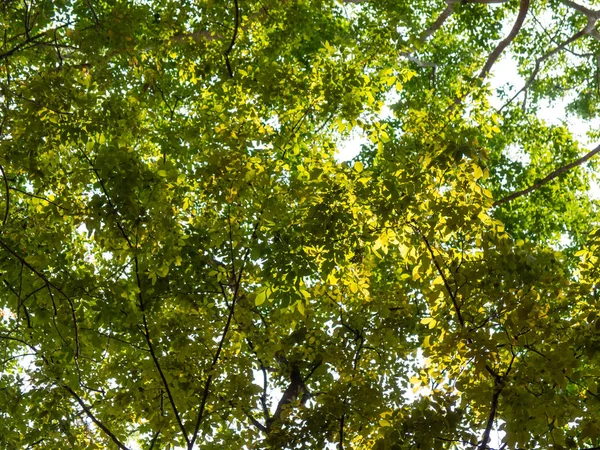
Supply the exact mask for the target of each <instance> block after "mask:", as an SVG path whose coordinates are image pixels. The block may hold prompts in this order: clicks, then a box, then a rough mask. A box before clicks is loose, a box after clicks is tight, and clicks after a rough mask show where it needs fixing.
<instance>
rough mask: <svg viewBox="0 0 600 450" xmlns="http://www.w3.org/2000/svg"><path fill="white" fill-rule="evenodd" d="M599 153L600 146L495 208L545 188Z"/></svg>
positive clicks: (504, 199) (513, 194) (498, 201)
mask: <svg viewBox="0 0 600 450" xmlns="http://www.w3.org/2000/svg"><path fill="white" fill-rule="evenodd" d="M598 153H600V145H598V146H597V147H596V148H595V149H593V150H592V151H590V152H588V153H586V154H585V155H583V156H582V157H581V158H579V159H577V160H575V161H573V162H571V163H569V164H566V165H564V166H562V167H559V168H558V169H556V170H553V171H552V172H550V173H549V174H548V175H546V176H545V177H544V178H542V179H541V180H539V181H536V182H535V183H534V184H532V185H531V186H529V187H528V188H526V189H523V190H520V191H517V192H513V193H512V194H510V195H507V196H506V197H504V198H501V199H500V200H497V201H495V202H494V204H493V206H500V205H503V204H505V203H508V202H510V201H512V200H514V199H516V198H519V197H522V196H524V195H527V194H529V193H531V192H533V191H535V190H536V189H539V188H541V187H542V186H544V185H545V184H548V183H549V182H550V181H552V180H554V179H555V178H556V177H559V176H561V175H564V174H565V173H567V172H568V171H569V170H571V169H573V168H574V167H577V166H580V165H582V164H583V163H584V162H586V161H588V160H590V159H591V158H593V157H594V156H596V155H597V154H598Z"/></svg>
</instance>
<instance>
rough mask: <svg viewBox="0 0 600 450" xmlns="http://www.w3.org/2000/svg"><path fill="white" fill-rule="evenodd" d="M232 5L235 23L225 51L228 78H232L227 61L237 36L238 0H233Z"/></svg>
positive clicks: (231, 70) (231, 71)
mask: <svg viewBox="0 0 600 450" xmlns="http://www.w3.org/2000/svg"><path fill="white" fill-rule="evenodd" d="M233 4H234V7H235V23H234V25H233V36H231V42H230V43H229V47H227V50H225V53H224V56H225V64H226V65H227V72H229V76H230V77H231V78H233V69H232V68H231V62H230V61H229V54H230V53H231V50H233V46H234V45H235V40H236V39H237V35H238V28H239V26H240V5H239V3H238V0H233Z"/></svg>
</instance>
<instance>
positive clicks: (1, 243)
mask: <svg viewBox="0 0 600 450" xmlns="http://www.w3.org/2000/svg"><path fill="white" fill-rule="evenodd" d="M0 246H1V247H3V248H4V249H5V250H6V251H7V252H8V253H10V254H11V255H13V256H14V257H15V258H17V259H18V260H19V261H20V262H21V264H22V265H24V266H25V267H27V268H28V269H29V270H31V271H32V272H33V273H34V274H35V275H36V276H37V277H38V278H39V279H40V280H42V281H43V282H44V283H45V285H46V287H47V288H48V292H49V293H50V297H51V298H52V299H53V296H52V291H51V288H52V289H54V290H55V291H56V292H58V293H59V294H60V295H62V296H63V297H64V298H65V299H66V300H67V302H68V303H69V307H70V309H71V317H72V318H73V328H74V332H75V352H74V354H75V358H78V357H79V326H78V324H77V315H76V314H75V305H74V304H73V300H71V297H69V296H68V295H67V294H66V293H65V291H63V290H62V289H61V288H59V287H58V286H57V285H55V284H54V283H53V282H52V281H50V280H49V279H48V277H47V276H46V275H44V274H43V273H42V272H40V271H39V270H38V269H36V268H35V267H33V266H32V265H31V264H29V263H28V262H27V261H26V260H25V258H24V257H22V256H21V255H19V254H18V253H17V252H16V251H14V250H13V249H12V248H11V247H10V246H9V245H8V244H7V243H6V242H4V241H3V240H2V239H0ZM53 303H54V301H53ZM57 331H58V330H57Z"/></svg>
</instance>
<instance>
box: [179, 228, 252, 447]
mask: <svg viewBox="0 0 600 450" xmlns="http://www.w3.org/2000/svg"><path fill="white" fill-rule="evenodd" d="M259 225H260V220H259V221H257V222H256V224H255V225H254V230H253V232H252V238H253V239H255V238H256V232H257V230H258V227H259ZM248 255H250V247H248V248H246V252H245V253H244V257H243V258H242V264H241V267H240V268H239V270H238V274H237V279H236V282H235V287H234V291H233V295H232V300H231V305H230V306H229V314H228V315H227V322H226V323H225V327H224V328H223V333H221V339H220V340H219V345H218V347H217V351H216V353H215V355H214V357H213V360H212V362H211V364H210V368H209V370H208V372H209V373H208V377H207V378H206V383H205V384H204V391H203V393H202V400H201V401H200V408H199V409H198V417H197V418H196V424H195V425H194V432H193V434H192V438H191V439H190V441H189V444H188V450H192V449H193V447H194V443H195V442H196V439H197V438H198V432H199V431H200V425H201V423H202V419H203V418H204V409H205V408H206V402H207V401H208V394H209V391H210V387H211V384H212V380H213V369H214V368H215V367H216V365H217V363H218V362H219V360H220V358H221V352H222V350H223V345H224V344H225V339H226V338H227V334H228V333H229V328H230V326H231V321H232V319H233V314H234V311H235V306H236V304H237V301H238V299H239V294H240V288H241V284H242V275H243V273H244V267H245V265H246V261H247V260H248ZM223 296H224V297H225V300H227V298H226V297H227V296H226V294H225V292H223Z"/></svg>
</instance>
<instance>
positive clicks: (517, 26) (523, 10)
mask: <svg viewBox="0 0 600 450" xmlns="http://www.w3.org/2000/svg"><path fill="white" fill-rule="evenodd" d="M529 4H530V0H521V4H520V7H519V15H518V16H517V20H516V21H515V23H514V25H513V27H512V29H511V30H510V33H508V36H506V38H504V39H503V40H502V41H501V42H500V43H499V44H498V45H497V46H496V48H495V49H494V50H493V51H492V53H490V56H489V57H488V60H487V61H486V63H485V65H484V66H483V69H481V72H480V73H479V78H481V79H484V78H485V77H486V76H487V75H488V73H489V72H490V70H491V69H492V66H493V65H494V63H495V62H496V61H497V60H498V58H499V57H500V55H501V54H502V52H503V51H504V49H505V48H506V47H508V45H510V43H511V42H512V41H513V40H514V39H515V38H516V37H517V35H518V34H519V31H521V27H522V26H523V23H524V22H525V17H526V16H527V12H528V11H529Z"/></svg>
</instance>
